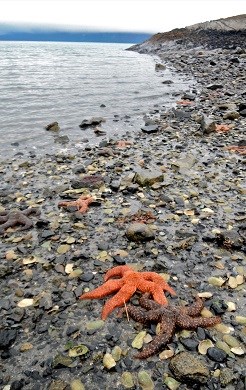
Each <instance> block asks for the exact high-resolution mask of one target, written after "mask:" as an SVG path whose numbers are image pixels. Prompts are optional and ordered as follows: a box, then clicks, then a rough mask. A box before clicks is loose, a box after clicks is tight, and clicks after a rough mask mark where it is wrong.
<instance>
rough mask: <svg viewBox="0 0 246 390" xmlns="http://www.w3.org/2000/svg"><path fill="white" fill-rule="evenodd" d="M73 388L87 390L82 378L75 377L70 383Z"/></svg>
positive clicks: (72, 389)
mask: <svg viewBox="0 0 246 390" xmlns="http://www.w3.org/2000/svg"><path fill="white" fill-rule="evenodd" d="M70 387H71V390H85V386H84V385H83V383H82V382H81V380H80V379H73V380H72V382H71V383H70Z"/></svg>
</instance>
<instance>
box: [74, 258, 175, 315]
mask: <svg viewBox="0 0 246 390" xmlns="http://www.w3.org/2000/svg"><path fill="white" fill-rule="evenodd" d="M114 276H120V277H121V278H120V279H112V280H109V279H111V278H112V277H114ZM104 280H105V283H104V284H103V285H102V286H100V287H98V288H96V289H95V290H92V291H89V292H86V293H84V294H82V295H81V296H80V297H79V299H98V298H103V297H106V296H107V295H110V294H112V293H114V292H116V291H118V292H117V294H116V295H114V296H113V297H112V298H110V299H109V300H108V301H107V302H106V303H105V305H104V308H103V311H102V319H103V320H105V319H106V318H107V316H108V315H109V314H110V313H111V312H112V311H113V310H114V309H115V308H116V307H119V306H123V305H124V304H125V302H127V301H129V299H130V298H131V297H132V295H133V294H134V293H135V292H136V291H137V290H139V291H142V292H150V293H151V294H152V295H153V298H154V299H155V300H156V301H157V302H159V303H161V304H163V305H166V304H167V299H166V297H165V295H164V293H163V291H164V290H166V291H169V292H170V294H172V295H176V293H175V291H174V290H173V289H172V287H170V286H169V285H168V284H167V282H166V281H165V280H164V279H163V278H162V276H161V275H158V274H157V273H156V272H137V271H134V270H133V269H132V268H131V267H129V266H128V265H119V266H118V267H113V268H111V269H110V270H109V271H108V272H107V273H106V274H105V277H104Z"/></svg>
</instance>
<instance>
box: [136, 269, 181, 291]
mask: <svg viewBox="0 0 246 390" xmlns="http://www.w3.org/2000/svg"><path fill="white" fill-rule="evenodd" d="M142 276H143V278H144V279H145V280H149V281H151V282H153V283H156V284H158V285H159V286H161V287H162V289H163V290H164V291H168V292H169V293H170V294H171V295H176V292H175V291H174V290H173V288H172V287H171V286H169V284H168V283H167V282H166V281H165V280H164V279H163V277H162V276H160V275H158V274H157V273H155V272H143V273H142Z"/></svg>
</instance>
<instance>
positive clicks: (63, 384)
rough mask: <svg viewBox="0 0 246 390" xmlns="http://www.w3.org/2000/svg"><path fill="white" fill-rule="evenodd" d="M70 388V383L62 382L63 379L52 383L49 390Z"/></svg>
mask: <svg viewBox="0 0 246 390" xmlns="http://www.w3.org/2000/svg"><path fill="white" fill-rule="evenodd" d="M67 387H68V383H66V382H64V381H62V380H61V379H57V380H54V381H52V382H51V384H50V386H49V388H48V389H49V390H66V389H67Z"/></svg>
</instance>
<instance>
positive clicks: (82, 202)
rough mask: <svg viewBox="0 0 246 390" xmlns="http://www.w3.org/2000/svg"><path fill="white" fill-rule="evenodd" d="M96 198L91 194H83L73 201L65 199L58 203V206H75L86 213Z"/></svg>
mask: <svg viewBox="0 0 246 390" xmlns="http://www.w3.org/2000/svg"><path fill="white" fill-rule="evenodd" d="M94 200H95V199H94V198H93V197H92V196H90V195H81V196H80V197H79V199H77V200H73V201H63V202H59V203H58V207H70V206H75V207H77V209H78V211H79V212H80V213H82V214H84V213H86V211H87V210H88V208H89V205H90V204H91V203H92V202H93V201H94Z"/></svg>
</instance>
